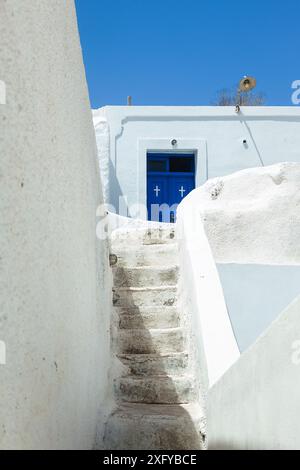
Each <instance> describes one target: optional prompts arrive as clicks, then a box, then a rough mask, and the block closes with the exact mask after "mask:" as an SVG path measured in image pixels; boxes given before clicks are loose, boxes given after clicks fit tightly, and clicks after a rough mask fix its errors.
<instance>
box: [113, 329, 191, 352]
mask: <svg viewBox="0 0 300 470" xmlns="http://www.w3.org/2000/svg"><path fill="white" fill-rule="evenodd" d="M117 348H118V351H117V354H167V353H174V352H175V353H176V352H183V351H184V350H185V335H184V330H183V329H182V328H172V329H171V328H170V329H165V330H164V329H161V330H158V329H155V330H119V333H118V341H117Z"/></svg>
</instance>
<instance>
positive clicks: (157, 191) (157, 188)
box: [153, 185, 160, 197]
mask: <svg viewBox="0 0 300 470" xmlns="http://www.w3.org/2000/svg"><path fill="white" fill-rule="evenodd" d="M153 191H154V192H155V194H156V197H158V194H159V193H160V189H159V187H158V186H157V185H156V188H154V190H153Z"/></svg>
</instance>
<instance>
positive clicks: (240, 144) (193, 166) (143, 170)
mask: <svg viewBox="0 0 300 470" xmlns="http://www.w3.org/2000/svg"><path fill="white" fill-rule="evenodd" d="M94 124H95V129H96V135H97V142H98V152H99V160H100V166H101V173H102V180H103V187H104V188H105V189H104V192H105V200H106V202H107V203H109V204H111V205H112V206H113V208H115V210H116V212H117V213H120V214H121V215H125V216H126V215H129V216H131V217H137V216H139V217H141V218H147V214H145V213H144V210H143V209H141V208H139V209H137V207H136V205H137V204H139V205H142V207H143V208H144V207H147V206H148V209H149V206H150V204H151V203H152V204H156V203H158V204H159V205H161V204H163V203H167V204H168V205H170V206H172V205H173V204H176V203H179V202H181V200H182V199H183V198H184V197H185V196H186V195H187V194H188V193H189V192H190V191H191V190H192V189H194V187H197V186H200V185H201V184H203V183H204V182H205V181H206V180H207V179H208V178H213V177H217V176H224V175H228V174H231V173H233V172H235V171H238V170H242V169H245V168H251V167H258V166H267V165H271V164H274V163H279V162H282V161H293V162H299V161H300V109H299V108H296V107H244V108H242V110H241V113H240V114H237V113H236V112H235V108H234V107H197V106H195V107H146V106H141V107H138V106H130V107H129V106H106V107H104V108H101V109H98V110H96V111H94ZM172 217H173V213H172V210H171V211H170V212H169V214H167V215H166V217H165V218H164V220H163V221H165V222H168V221H170V218H171V221H172ZM149 218H150V216H149ZM152 219H156V217H155V214H154V217H152ZM160 220H162V216H160Z"/></svg>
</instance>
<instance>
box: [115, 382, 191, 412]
mask: <svg viewBox="0 0 300 470" xmlns="http://www.w3.org/2000/svg"><path fill="white" fill-rule="evenodd" d="M115 396H116V398H117V400H121V401H125V402H129V403H150V404H154V403H156V404H165V405H172V404H180V403H190V402H192V401H193V400H194V399H195V398H196V397H195V389H194V384H193V381H192V379H191V378H189V377H187V376H183V377H179V376H173V377H169V376H151V377H134V376H129V377H121V378H119V379H116V380H115Z"/></svg>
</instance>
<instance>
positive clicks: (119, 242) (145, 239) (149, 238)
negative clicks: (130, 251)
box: [111, 224, 176, 248]
mask: <svg viewBox="0 0 300 470" xmlns="http://www.w3.org/2000/svg"><path fill="white" fill-rule="evenodd" d="M174 241H176V233H175V225H173V224H163V225H160V226H158V225H157V226H156V227H152V228H149V227H143V228H136V229H134V230H132V229H129V230H128V229H127V230H126V229H120V230H116V231H115V232H113V233H112V235H111V245H112V247H113V248H118V247H122V246H128V244H131V243H134V244H135V245H137V244H140V245H166V244H168V243H174Z"/></svg>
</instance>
